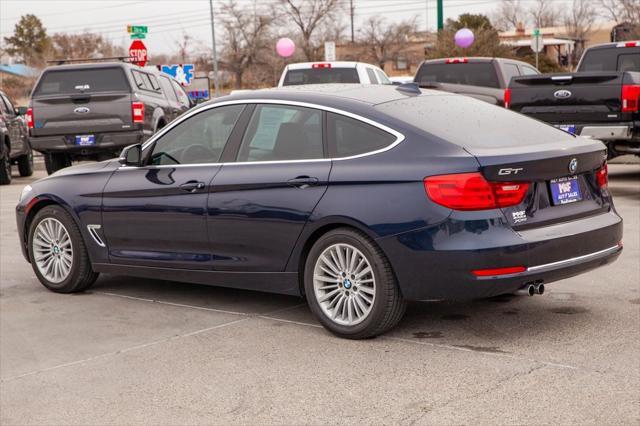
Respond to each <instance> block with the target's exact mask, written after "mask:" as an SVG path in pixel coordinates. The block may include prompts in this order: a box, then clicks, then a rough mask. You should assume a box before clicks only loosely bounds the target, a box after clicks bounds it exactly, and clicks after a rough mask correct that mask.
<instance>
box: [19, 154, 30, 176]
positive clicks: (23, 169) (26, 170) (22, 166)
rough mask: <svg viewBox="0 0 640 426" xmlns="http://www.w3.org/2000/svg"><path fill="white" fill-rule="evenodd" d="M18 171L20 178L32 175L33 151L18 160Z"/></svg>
mask: <svg viewBox="0 0 640 426" xmlns="http://www.w3.org/2000/svg"><path fill="white" fill-rule="evenodd" d="M18 171H19V172H20V176H22V177H27V176H31V175H32V174H33V151H31V150H29V152H28V153H26V154H25V155H23V156H21V157H19V158H18Z"/></svg>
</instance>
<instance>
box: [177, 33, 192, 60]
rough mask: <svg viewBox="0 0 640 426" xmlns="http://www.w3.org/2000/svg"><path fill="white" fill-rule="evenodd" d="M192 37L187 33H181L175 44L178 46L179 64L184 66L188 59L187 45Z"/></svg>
mask: <svg viewBox="0 0 640 426" xmlns="http://www.w3.org/2000/svg"><path fill="white" fill-rule="evenodd" d="M191 40H192V37H191V36H190V35H188V34H187V33H184V32H183V33H182V39H181V40H179V41H178V42H176V44H177V45H178V58H179V60H180V63H182V64H184V63H186V62H188V59H189V45H190V44H191V43H190V42H191Z"/></svg>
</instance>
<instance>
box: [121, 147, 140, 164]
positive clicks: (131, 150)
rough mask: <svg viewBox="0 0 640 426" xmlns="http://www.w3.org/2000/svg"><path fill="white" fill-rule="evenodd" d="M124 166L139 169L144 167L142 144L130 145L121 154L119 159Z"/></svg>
mask: <svg viewBox="0 0 640 426" xmlns="http://www.w3.org/2000/svg"><path fill="white" fill-rule="evenodd" d="M118 161H119V162H120V164H122V165H123V166H134V167H139V166H141V165H142V144H139V143H137V144H135V145H129V146H127V147H125V148H124V149H123V150H122V152H121V153H120V158H119V159H118Z"/></svg>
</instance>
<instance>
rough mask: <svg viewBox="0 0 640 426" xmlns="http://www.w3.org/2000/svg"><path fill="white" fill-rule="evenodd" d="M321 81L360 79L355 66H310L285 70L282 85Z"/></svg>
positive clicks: (353, 80)
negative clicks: (308, 67) (303, 68)
mask: <svg viewBox="0 0 640 426" xmlns="http://www.w3.org/2000/svg"><path fill="white" fill-rule="evenodd" d="M323 83H360V79H359V78H358V72H357V71H356V69H355V68H310V69H305V70H289V71H287V74H286V75H285V77H284V82H283V85H284V86H294V85H298V84H323Z"/></svg>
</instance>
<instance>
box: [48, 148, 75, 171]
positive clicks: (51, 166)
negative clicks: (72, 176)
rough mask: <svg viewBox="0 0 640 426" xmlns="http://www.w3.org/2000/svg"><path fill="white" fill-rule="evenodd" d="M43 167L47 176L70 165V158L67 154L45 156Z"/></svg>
mask: <svg viewBox="0 0 640 426" xmlns="http://www.w3.org/2000/svg"><path fill="white" fill-rule="evenodd" d="M44 165H45V167H46V169H47V173H48V174H52V173H55V172H57V171H58V170H60V169H64V168H65V167H69V166H70V165H71V158H69V156H68V155H67V154H59V153H56V154H45V155H44Z"/></svg>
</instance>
